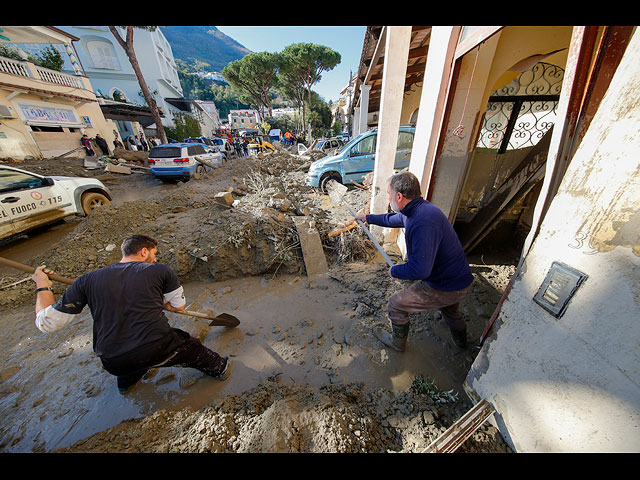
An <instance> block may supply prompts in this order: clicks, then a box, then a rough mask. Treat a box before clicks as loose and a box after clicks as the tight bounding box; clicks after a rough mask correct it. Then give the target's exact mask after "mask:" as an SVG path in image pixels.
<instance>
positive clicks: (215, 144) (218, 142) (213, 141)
mask: <svg viewBox="0 0 640 480" xmlns="http://www.w3.org/2000/svg"><path fill="white" fill-rule="evenodd" d="M184 143H202V144H203V145H206V146H208V147H209V148H214V149H216V150H217V151H218V152H220V153H221V154H222V159H223V160H226V159H227V150H228V148H227V147H226V145H225V143H224V141H222V139H220V138H208V137H189V138H185V139H184Z"/></svg>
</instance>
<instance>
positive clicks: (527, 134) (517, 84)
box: [476, 62, 564, 154]
mask: <svg viewBox="0 0 640 480" xmlns="http://www.w3.org/2000/svg"><path fill="white" fill-rule="evenodd" d="M563 77H564V70H563V69H562V68H560V67H557V66H555V65H551V64H548V63H544V62H540V63H537V64H536V65H534V66H533V68H531V69H530V70H527V71H525V72H522V73H521V74H520V75H519V76H518V77H517V78H515V79H514V80H513V81H511V83H509V84H508V85H506V86H505V87H503V88H501V89H500V90H496V91H495V92H493V93H492V95H491V96H490V97H489V103H488V105H487V111H486V113H485V117H484V122H483V125H482V130H481V131H480V135H479V137H478V143H477V145H476V147H477V148H489V149H495V150H497V153H498V154H502V153H505V152H506V151H507V150H515V149H519V148H526V147H532V146H534V145H536V144H537V143H538V141H540V139H541V138H542V137H543V136H544V134H545V133H546V132H547V131H548V130H549V129H550V128H551V127H552V126H553V124H554V123H555V119H556V110H557V108H558V100H559V98H560V89H561V87H562V80H563Z"/></svg>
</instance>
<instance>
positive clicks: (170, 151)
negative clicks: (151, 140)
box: [149, 147, 182, 158]
mask: <svg viewBox="0 0 640 480" xmlns="http://www.w3.org/2000/svg"><path fill="white" fill-rule="evenodd" d="M181 153H182V148H181V147H153V148H152V149H151V151H150V152H149V156H150V157H151V158H178V157H180V156H181Z"/></svg>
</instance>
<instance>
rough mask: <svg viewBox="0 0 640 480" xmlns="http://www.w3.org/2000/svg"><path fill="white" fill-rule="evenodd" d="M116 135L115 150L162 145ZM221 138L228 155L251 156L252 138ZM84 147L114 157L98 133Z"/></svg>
mask: <svg viewBox="0 0 640 480" xmlns="http://www.w3.org/2000/svg"><path fill="white" fill-rule="evenodd" d="M113 133H114V138H115V139H114V141H113V147H114V148H124V149H125V150H129V151H139V152H148V151H149V150H151V148H152V147H155V146H157V145H160V143H161V142H160V140H159V139H158V138H156V137H149V138H145V136H144V135H143V134H140V135H129V136H128V137H127V138H126V139H124V141H121V140H120V139H119V136H118V133H117V132H115V131H114V132H113ZM219 138H223V140H225V144H224V147H223V149H224V152H225V153H226V154H227V155H228V156H231V155H235V156H237V157H246V156H248V155H249V148H248V147H249V144H250V143H251V142H252V141H254V139H253V138H252V137H247V136H246V135H238V136H235V137H234V136H232V135H231V134H230V133H227V134H226V135H224V136H220V137H219ZM80 141H81V143H82V146H83V147H84V149H85V152H86V154H87V155H88V156H95V155H96V149H95V147H96V146H97V148H98V150H99V152H98V153H99V154H100V153H101V154H102V155H103V156H110V155H112V151H111V149H110V148H109V145H108V144H107V141H106V140H105V139H104V138H103V137H102V136H101V135H100V134H99V133H98V134H96V136H95V138H89V136H88V135H86V134H85V135H83V136H82V138H81V140H80ZM281 142H282V144H283V145H284V146H292V145H296V144H297V143H298V137H297V136H296V135H295V134H294V133H292V132H291V131H289V130H287V131H286V132H285V134H284V135H283V136H282V138H281Z"/></svg>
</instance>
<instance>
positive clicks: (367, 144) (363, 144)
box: [351, 135, 377, 156]
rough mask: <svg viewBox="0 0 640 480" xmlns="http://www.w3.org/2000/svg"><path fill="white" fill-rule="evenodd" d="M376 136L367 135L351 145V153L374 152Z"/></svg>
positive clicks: (353, 154) (354, 154)
mask: <svg viewBox="0 0 640 480" xmlns="http://www.w3.org/2000/svg"><path fill="white" fill-rule="evenodd" d="M376 137H377V135H369V136H368V137H365V138H363V139H362V140H360V141H359V142H358V143H356V144H355V145H354V146H353V147H351V155H352V156H358V155H372V154H374V153H376Z"/></svg>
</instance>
